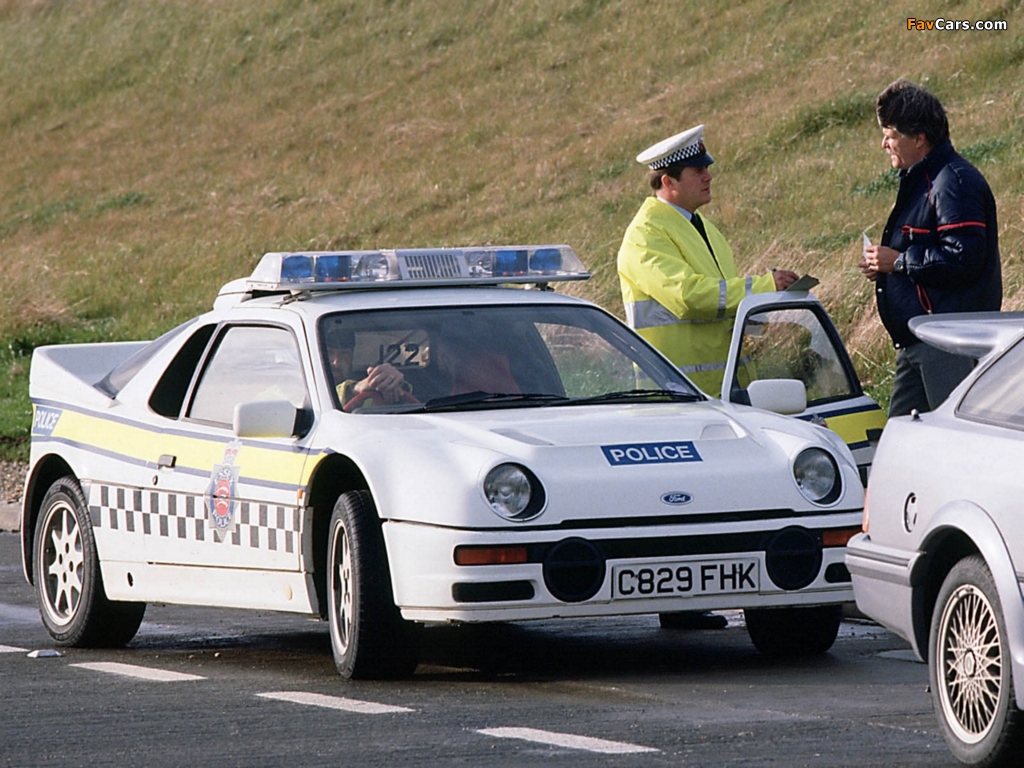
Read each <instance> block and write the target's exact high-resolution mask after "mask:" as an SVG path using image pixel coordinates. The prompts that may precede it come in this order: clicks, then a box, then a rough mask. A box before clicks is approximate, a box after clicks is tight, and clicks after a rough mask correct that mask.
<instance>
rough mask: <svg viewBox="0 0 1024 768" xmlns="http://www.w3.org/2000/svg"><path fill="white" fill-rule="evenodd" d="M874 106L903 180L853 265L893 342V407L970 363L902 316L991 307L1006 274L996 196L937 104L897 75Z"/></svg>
mask: <svg viewBox="0 0 1024 768" xmlns="http://www.w3.org/2000/svg"><path fill="white" fill-rule="evenodd" d="M875 107H876V113H877V115H878V124H879V125H880V126H881V127H882V149H884V150H885V151H886V152H887V153H888V154H889V158H890V160H891V161H892V167H893V168H896V169H897V170H898V171H899V177H900V187H899V192H898V193H897V196H896V205H895V206H893V209H892V213H891V214H890V215H889V220H888V222H887V223H886V225H885V231H884V232H883V233H882V241H881V245H869V246H867V247H866V248H865V250H864V258H863V259H862V260H861V262H860V269H861V272H862V273H863V274H864V276H865V277H866V278H867V279H868V280H871V281H872V282H874V283H875V298H876V299H877V302H878V314H879V317H881V319H882V323H883V325H885V328H886V330H887V331H888V332H889V335H890V336H891V337H892V340H893V343H894V344H895V346H896V348H897V353H896V378H895V380H894V381H893V387H892V399H891V401H890V403H889V416H890V417H892V416H902V415H904V414H908V413H910V412H911V410H914V409H916V410H917V411H920V412H924V411H929V410H931V409H933V408H935V407H936V406H938V405H939V404H940V403H941V402H942V401H943V400H945V399H946V397H947V396H948V395H949V393H950V392H952V391H953V389H954V388H955V387H956V385H957V384H959V383H960V382H961V381H962V380H963V378H964V377H965V376H966V375H967V374H968V373H969V372H970V370H971V368H972V367H973V366H974V361H973V360H972V359H970V358H966V357H960V356H958V355H951V354H949V353H946V352H942V351H940V350H938V349H935V348H934V347H931V346H929V345H928V344H925V343H923V342H920V341H919V340H918V339H917V337H916V336H914V334H913V333H911V332H910V330H909V329H908V328H907V321H909V320H910V318H912V317H916V316H917V315H923V314H932V313H939V312H980V311H986V310H998V309H999V307H1000V304H1001V302H1002V295H1003V283H1002V273H1001V268H1000V263H999V239H998V226H997V224H996V202H995V198H994V197H993V196H992V190H991V189H989V186H988V182H986V181H985V177H984V176H982V175H981V173H980V172H979V171H978V169H977V168H975V167H974V166H973V165H971V164H970V163H968V162H967V161H966V160H964V159H963V158H962V157H960V155H958V154H957V153H956V151H955V150H954V149H953V145H952V143H950V140H949V123H948V122H947V120H946V113H945V110H943V108H942V104H941V103H940V102H939V100H938V99H937V98H936V97H935V96H934V95H932V94H931V93H930V92H929V91H927V90H926V89H924V88H922V87H920V86H918V85H915V84H914V83H911V82H909V81H907V80H904V79H902V78H901V79H899V80H897V81H896V82H894V83H892V84H891V85H889V86H888V87H887V88H886V89H885V90H884V91H882V92H881V93H880V94H879V96H878V100H877V103H876V105H875Z"/></svg>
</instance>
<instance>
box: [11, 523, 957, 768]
mask: <svg viewBox="0 0 1024 768" xmlns="http://www.w3.org/2000/svg"><path fill="white" fill-rule="evenodd" d="M728 615H729V619H730V626H729V627H728V628H727V629H725V630H720V631H708V632H693V631H690V632H681V631H668V630H662V629H660V628H659V627H658V622H657V619H656V618H655V617H653V616H645V617H638V618H633V619H601V620H580V621H572V622H538V623H534V624H529V625H503V626H489V627H476V628H473V627H457V628H456V627H441V628H431V629H429V630H428V632H427V648H426V653H425V658H424V663H422V664H421V665H420V667H419V669H418V670H417V672H416V674H415V675H414V676H413V678H411V679H410V680H405V681H400V682H388V683H366V682H361V683H351V682H345V681H343V680H342V679H341V678H340V677H338V676H337V674H336V672H335V670H334V666H333V662H332V659H331V654H330V645H329V640H328V637H327V632H326V627H325V626H324V625H323V624H321V623H319V622H314V621H311V620H309V619H306V618H303V617H295V616H288V615H283V614H271V613H263V612H244V611H226V610H215V609H196V608H181V607H173V606H150V607H149V609H148V611H147V616H146V621H145V623H144V624H143V626H142V629H141V630H140V632H139V635H138V636H137V637H136V639H135V640H134V641H133V642H132V644H131V645H130V646H129V647H128V648H126V649H123V650H115V651H110V650H78V649H68V650H63V651H61V655H59V656H56V655H48V653H47V652H48V651H49V652H52V649H53V645H52V643H51V642H50V641H49V637H48V635H47V634H46V633H45V631H44V630H43V628H42V624H41V622H40V620H39V616H38V613H37V609H36V607H35V600H34V596H33V593H32V591H31V588H30V587H29V585H28V584H27V583H25V581H24V579H23V577H22V574H21V566H20V562H19V554H18V537H17V536H16V535H14V534H10V533H3V534H0V766H79V765H81V766H86V765H117V766H136V765H138V766H142V765H145V766H147V767H152V768H160V767H162V766H186V765H187V766H199V765H204V766H205V765H215V766H303V768H308V767H309V766H320V765H323V766H328V765H330V766H339V765H344V766H364V765H365V766H406V765H409V766H420V765H423V766H427V765H430V766H433V765H473V766H477V765H481V764H487V765H489V766H490V765H494V766H522V765H534V764H541V763H543V765H545V766H563V765H564V766H591V765H613V766H620V765H621V766H645V767H646V766H662V765H664V766H722V765H726V766H787V768H788V767H789V766H951V765H954V761H953V760H952V758H951V756H950V755H949V753H948V752H947V750H946V747H945V745H944V743H943V742H942V739H941V737H940V736H939V734H938V729H937V727H936V723H935V719H934V715H933V714H932V709H931V702H930V700H929V696H928V694H927V691H926V685H927V670H926V668H925V666H924V665H923V664H920V663H916V662H914V661H912V660H910V655H909V651H908V650H907V646H906V644H905V643H904V642H903V641H901V640H899V639H898V638H896V637H895V636H893V635H892V634H890V633H889V632H887V631H884V630H882V629H880V628H878V627H876V626H874V625H871V624H867V623H864V622H856V621H851V622H847V623H844V625H843V629H842V631H841V635H840V638H839V640H838V641H837V643H836V645H835V646H834V648H833V650H832V651H831V652H830V653H828V654H826V655H824V656H821V657H818V658H815V659H810V660H803V661H797V660H786V661H779V660H771V659H766V658H764V657H762V656H760V655H759V654H758V653H757V652H756V651H755V650H754V648H753V646H752V645H751V644H750V642H749V640H748V638H747V635H746V630H745V628H744V627H743V625H742V614H741V613H738V612H737V613H730V614H728ZM34 652H38V653H34Z"/></svg>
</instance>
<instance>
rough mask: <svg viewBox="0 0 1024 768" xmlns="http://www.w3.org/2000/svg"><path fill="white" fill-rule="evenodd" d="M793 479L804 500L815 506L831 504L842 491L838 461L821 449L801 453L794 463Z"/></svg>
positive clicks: (811, 449) (809, 449) (810, 449)
mask: <svg viewBox="0 0 1024 768" xmlns="http://www.w3.org/2000/svg"><path fill="white" fill-rule="evenodd" d="M793 479H794V480H796V485H797V488H799V489H800V493H802V494H803V495H804V498H806V499H807V500H808V501H811V502H813V503H815V504H831V503H832V502H833V501H835V500H836V499H838V498H839V494H840V492H841V491H842V482H841V480H840V477H839V467H838V465H837V464H836V460H835V459H834V458H832V454H830V453H829V452H828V451H824V450H822V449H821V448H808V449H807V450H805V451H801V452H800V455H799V456H797V457H796V461H794V462H793Z"/></svg>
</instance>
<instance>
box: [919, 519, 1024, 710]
mask: <svg viewBox="0 0 1024 768" xmlns="http://www.w3.org/2000/svg"><path fill="white" fill-rule="evenodd" d="M929 528H930V530H929V531H928V532H927V534H926V535H925V536H924V537H923V539H922V541H921V552H922V553H923V555H924V556H923V557H921V558H919V559H918V560H917V562H916V563H915V565H914V568H913V571H912V572H911V575H910V582H911V584H912V585H913V589H914V596H913V615H914V635H915V639H916V641H917V646H918V649H919V650H921V651H922V653H921V656H922V658H924V659H925V661H928V636H929V634H930V632H931V624H932V616H933V614H934V611H935V603H936V600H937V598H938V593H939V589H940V588H941V587H942V582H943V581H944V580H945V578H946V576H947V575H948V574H949V571H950V570H951V569H952V568H953V566H954V565H955V564H956V563H957V562H959V561H960V560H961V559H963V558H964V557H968V556H970V555H973V554H978V555H980V556H981V558H982V559H983V560H984V561H985V564H986V565H987V566H988V569H989V571H990V572H991V573H992V579H993V581H994V582H995V585H996V590H997V591H998V593H999V602H1000V609H1001V610H1002V612H1003V621H1004V623H1005V625H1006V634H1007V642H1008V644H1009V646H1010V657H1011V660H1012V663H1013V682H1014V690H1015V691H1016V697H1017V706H1018V707H1021V708H1024V599H1022V597H1021V591H1020V585H1019V583H1018V581H1017V572H1016V569H1015V568H1014V565H1013V561H1012V560H1011V558H1010V552H1009V550H1008V549H1007V547H1006V542H1005V541H1004V539H1003V536H1002V534H1001V533H1000V532H999V527H998V526H997V525H996V523H995V521H994V520H992V518H991V517H990V516H989V515H988V513H987V512H986V511H985V510H984V509H982V508H981V507H979V506H977V505H976V504H973V503H971V502H955V503H953V504H949V505H947V506H945V507H943V508H942V509H940V510H939V511H938V512H937V513H936V514H935V515H934V516H933V517H932V519H931V522H930V526H929Z"/></svg>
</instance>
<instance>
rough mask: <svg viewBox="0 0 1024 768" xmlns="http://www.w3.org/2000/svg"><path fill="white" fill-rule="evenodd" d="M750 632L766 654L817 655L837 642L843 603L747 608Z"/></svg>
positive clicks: (760, 649) (754, 641) (758, 648)
mask: <svg viewBox="0 0 1024 768" xmlns="http://www.w3.org/2000/svg"><path fill="white" fill-rule="evenodd" d="M743 614H744V618H745V619H746V622H747V634H748V635H750V639H751V640H752V641H753V643H754V646H755V647H756V648H757V650H759V651H760V652H761V653H763V654H765V655H766V656H817V655H818V654H822V653H825V651H827V650H828V649H829V648H831V647H832V644H833V643H834V642H835V641H836V636H837V635H838V634H839V625H840V624H842V622H843V606H841V605H814V606H810V607H803V606H794V607H791V608H747V609H746V610H745V611H744V612H743Z"/></svg>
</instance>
